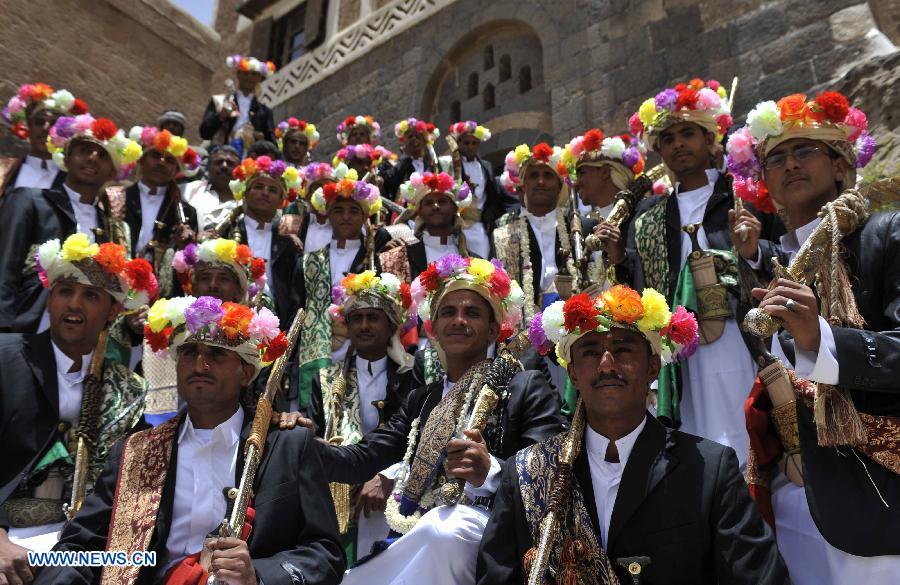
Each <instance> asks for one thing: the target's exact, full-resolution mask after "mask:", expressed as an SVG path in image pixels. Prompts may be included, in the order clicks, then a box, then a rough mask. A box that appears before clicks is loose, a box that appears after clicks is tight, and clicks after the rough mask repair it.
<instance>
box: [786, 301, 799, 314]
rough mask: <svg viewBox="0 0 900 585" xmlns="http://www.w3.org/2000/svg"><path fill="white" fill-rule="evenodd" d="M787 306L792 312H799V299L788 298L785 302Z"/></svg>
mask: <svg viewBox="0 0 900 585" xmlns="http://www.w3.org/2000/svg"><path fill="white" fill-rule="evenodd" d="M784 306H785V308H786V309H787V310H788V311H790V312H791V313H796V312H797V301H795V300H794V299H788V300H787V302H786V303H784Z"/></svg>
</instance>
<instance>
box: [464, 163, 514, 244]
mask: <svg viewBox="0 0 900 585" xmlns="http://www.w3.org/2000/svg"><path fill="white" fill-rule="evenodd" d="M475 160H477V161H478V163H479V164H480V165H481V171H482V173H484V208H483V209H482V210H481V223H483V224H484V226H485V228H486V229H487V232H488V233H491V230H492V229H493V227H494V224H495V223H496V222H497V220H498V219H500V218H501V217H502V216H503V214H504V213H507V212H509V211H512V210H514V209H517V208H519V207H521V203H520V201H519V199H518V198H516V197H512V196H511V195H509V194H508V193H507V192H506V190H504V189H503V188H502V187H501V186H500V182H499V180H498V179H497V177H496V176H495V175H494V170H493V169H492V168H491V165H490V163H488V162H487V161H486V160H484V159H483V158H481V157H480V156H477V157H475ZM463 178H464V179H468V177H467V176H466V174H465V170H463Z"/></svg>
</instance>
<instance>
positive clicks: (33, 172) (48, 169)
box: [13, 154, 59, 189]
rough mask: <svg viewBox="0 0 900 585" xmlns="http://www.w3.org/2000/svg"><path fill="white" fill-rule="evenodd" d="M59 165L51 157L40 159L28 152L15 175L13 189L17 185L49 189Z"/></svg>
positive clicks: (17, 186)
mask: <svg viewBox="0 0 900 585" xmlns="http://www.w3.org/2000/svg"><path fill="white" fill-rule="evenodd" d="M58 173H59V167H57V166H56V164H55V163H54V162H53V160H51V159H47V160H44V159H40V158H38V157H36V156H31V155H30V154H29V155H27V156H26V157H25V160H23V161H22V165H21V166H20V167H19V174H18V175H16V182H15V184H14V185H13V188H14V189H18V188H19V187H31V188H34V189H49V188H50V187H51V186H52V185H53V181H54V180H56V175H57V174H58Z"/></svg>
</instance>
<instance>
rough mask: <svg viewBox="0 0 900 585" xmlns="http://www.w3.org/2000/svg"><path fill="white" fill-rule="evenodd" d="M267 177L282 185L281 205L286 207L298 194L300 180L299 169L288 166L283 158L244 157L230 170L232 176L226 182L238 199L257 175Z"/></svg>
mask: <svg viewBox="0 0 900 585" xmlns="http://www.w3.org/2000/svg"><path fill="white" fill-rule="evenodd" d="M263 176H265V177H269V178H272V179H275V180H276V181H278V182H279V183H281V186H282V187H284V194H283V195H282V201H281V203H282V207H286V206H287V204H288V203H290V202H292V201H294V200H295V199H296V198H297V196H298V195H299V194H300V188H301V186H302V183H301V181H300V171H299V170H297V169H296V168H295V167H291V166H288V165H287V163H285V162H284V161H283V160H272V159H271V158H269V157H268V156H260V157H258V158H255V159H253V158H245V159H244V160H242V161H241V164H239V165H238V166H236V167H235V169H234V171H233V172H232V177H234V178H233V179H232V180H231V182H230V183H229V184H228V186H229V187H231V192H232V193H234V198H235V199H236V200H238V201H240V200H241V199H243V198H244V195H245V194H246V192H247V190H248V189H250V185H251V184H252V183H253V181H254V180H255V179H257V178H259V177H263Z"/></svg>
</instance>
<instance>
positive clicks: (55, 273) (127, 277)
mask: <svg viewBox="0 0 900 585" xmlns="http://www.w3.org/2000/svg"><path fill="white" fill-rule="evenodd" d="M35 260H36V264H37V270H38V277H39V278H40V280H41V283H42V284H43V285H44V287H45V288H53V286H54V285H55V284H56V283H57V282H60V281H71V282H77V283H79V284H83V285H85V286H96V287H97V288H102V289H103V290H105V291H106V292H108V293H109V294H110V295H112V297H113V298H114V299H115V300H116V301H118V302H120V303H122V304H123V306H124V307H125V309H126V310H133V309H137V308H139V307H141V306H143V305H147V304H149V303H150V301H152V300H153V299H155V298H156V295H157V294H158V293H159V287H158V285H157V282H156V275H154V274H153V267H152V266H151V265H150V263H149V262H147V261H146V260H144V259H143V258H135V259H133V260H128V256H127V255H126V252H125V248H124V247H123V246H121V245H120V244H112V243H106V244H92V243H91V241H90V240H89V239H88V237H87V235H86V234H82V233H75V234H72V235H71V236H69V237H68V238H66V241H65V242H63V243H62V245H60V243H59V240H57V239H53V240H49V241H47V242H44V243H43V244H41V245H40V246H39V247H38V250H37V254H36V255H35Z"/></svg>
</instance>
